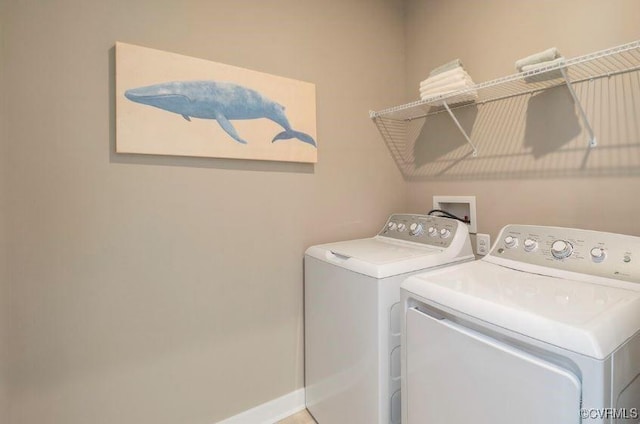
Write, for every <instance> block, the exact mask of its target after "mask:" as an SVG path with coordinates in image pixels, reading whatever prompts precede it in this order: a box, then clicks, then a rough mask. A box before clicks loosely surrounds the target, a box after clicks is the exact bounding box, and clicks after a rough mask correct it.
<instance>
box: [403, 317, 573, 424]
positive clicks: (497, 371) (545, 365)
mask: <svg viewBox="0 0 640 424" xmlns="http://www.w3.org/2000/svg"><path fill="white" fill-rule="evenodd" d="M406 318H407V320H406V339H405V340H406V346H407V351H406V360H407V364H406V370H407V386H406V387H407V393H406V394H403V397H405V396H406V398H407V406H406V407H407V410H406V412H407V418H408V423H407V424H427V423H428V424H451V423H474V424H513V423H527V424H549V423H554V424H574V423H579V422H580V393H581V384H580V381H579V380H578V378H576V376H575V375H574V374H572V373H571V372H569V371H567V370H565V369H563V368H560V367H558V366H557V365H554V364H551V363H549V362H546V361H544V360H541V359H540V358H537V357H535V356H532V355H530V354H528V353H525V352H522V351H519V350H517V349H515V348H513V347H512V346H509V345H506V344H504V343H501V342H499V341H497V340H495V339H492V338H490V337H487V336H485V335H483V334H480V333H477V332H475V331H472V330H469V329H467V328H464V327H462V326H460V325H458V324H455V323H453V322H451V321H449V320H447V319H437V318H434V317H432V316H430V315H427V314H425V313H424V312H422V311H420V310H418V309H416V308H411V309H409V310H408V311H407V317H406Z"/></svg>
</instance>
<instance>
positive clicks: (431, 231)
mask: <svg viewBox="0 0 640 424" xmlns="http://www.w3.org/2000/svg"><path fill="white" fill-rule="evenodd" d="M427 232H428V233H429V236H430V237H436V236H437V235H438V230H437V229H436V227H429V229H428V230H427Z"/></svg>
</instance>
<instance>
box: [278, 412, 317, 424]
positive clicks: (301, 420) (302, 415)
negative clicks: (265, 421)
mask: <svg viewBox="0 0 640 424" xmlns="http://www.w3.org/2000/svg"><path fill="white" fill-rule="evenodd" d="M276 424H316V420H314V419H313V417H311V415H310V414H309V413H308V412H307V410H306V409H305V410H304V411H300V412H298V413H297V414H295V415H292V416H290V417H288V418H285V419H284V420H282V421H278V422H277V423H276Z"/></svg>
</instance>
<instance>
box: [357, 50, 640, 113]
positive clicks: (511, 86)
mask: <svg viewBox="0 0 640 424" xmlns="http://www.w3.org/2000/svg"><path fill="white" fill-rule="evenodd" d="M638 70H640V40H638V41H634V42H632V43H628V44H623V45H621V46H618V47H613V48H610V49H606V50H602V51H599V52H595V53H591V54H587V55H584V56H579V57H575V58H573V59H567V60H565V61H564V62H562V63H558V64H555V65H551V66H545V67H541V68H537V69H534V70H531V71H528V72H521V73H517V74H513V75H509V76H506V77H502V78H497V79H494V80H491V81H487V82H483V83H480V84H475V85H473V86H471V87H469V88H466V89H464V90H459V91H454V92H451V93H447V94H443V95H438V96H433V97H430V98H427V99H424V100H418V101H415V102H411V103H407V104H404V105H400V106H394V107H390V108H387V109H383V110H381V111H378V112H374V111H371V112H369V116H370V118H372V119H376V118H386V119H393V120H401V121H410V120H413V119H418V118H424V117H427V116H430V115H433V114H437V113H443V112H447V110H446V108H445V107H442V105H443V103H447V104H448V106H449V107H450V108H451V110H456V109H458V108H461V107H467V106H469V105H474V104H483V103H487V102H493V101H497V100H502V99H506V98H509V97H513V96H520V95H523V94H533V93H536V92H538V91H542V90H546V89H549V88H553V87H557V86H559V85H564V84H567V83H579V82H583V81H588V80H593V79H597V78H603V77H609V76H613V75H617V74H621V73H625V72H632V71H638ZM564 74H566V79H565V75H564ZM474 91H475V92H477V93H478V101H476V102H466V103H459V102H456V99H459V98H464V97H465V96H464V95H465V94H469V93H473V92H474Z"/></svg>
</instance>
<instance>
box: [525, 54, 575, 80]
mask: <svg viewBox="0 0 640 424" xmlns="http://www.w3.org/2000/svg"><path fill="white" fill-rule="evenodd" d="M564 62H565V58H564V57H562V56H561V57H559V58H557V59H555V60H550V61H548V62H540V63H536V64H535V65H527V66H523V67H522V72H528V71H534V70H536V69H540V68H546V67H547V66H557V65H560V64H563V63H564ZM557 78H562V72H561V71H560V70H559V69H555V70H553V71H546V72H541V73H539V74H535V75H527V76H525V77H524V81H525V82H528V83H533V82H541V81H549V80H552V79H557Z"/></svg>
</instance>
